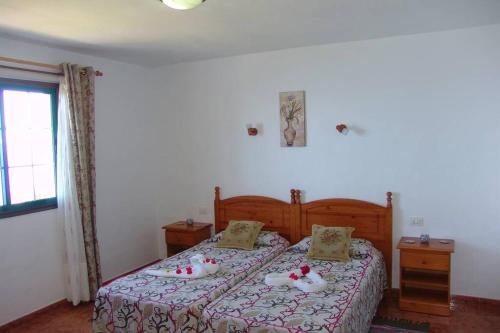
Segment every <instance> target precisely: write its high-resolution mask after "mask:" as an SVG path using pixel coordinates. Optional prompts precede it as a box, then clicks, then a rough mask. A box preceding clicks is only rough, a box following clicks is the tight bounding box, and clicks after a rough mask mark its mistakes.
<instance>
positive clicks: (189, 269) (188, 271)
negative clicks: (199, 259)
mask: <svg viewBox="0 0 500 333" xmlns="http://www.w3.org/2000/svg"><path fill="white" fill-rule="evenodd" d="M186 273H188V274H193V269H192V268H191V266H188V267H186Z"/></svg>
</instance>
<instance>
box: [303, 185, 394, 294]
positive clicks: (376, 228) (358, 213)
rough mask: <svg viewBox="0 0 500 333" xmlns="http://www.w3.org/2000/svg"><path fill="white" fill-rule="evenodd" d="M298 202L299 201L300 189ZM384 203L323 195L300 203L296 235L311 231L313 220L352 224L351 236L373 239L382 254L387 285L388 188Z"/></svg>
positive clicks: (389, 246) (389, 258)
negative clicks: (382, 204)
mask: <svg viewBox="0 0 500 333" xmlns="http://www.w3.org/2000/svg"><path fill="white" fill-rule="evenodd" d="M296 193H297V195H298V197H299V198H298V200H297V202H298V203H299V205H300V191H298V190H296ZM386 200H387V205H386V207H384V206H380V205H377V204H374V203H371V202H367V201H361V200H354V199H323V200H316V201H312V202H309V203H305V204H302V205H301V207H300V209H299V211H300V219H299V221H298V222H297V223H298V224H299V232H298V234H299V239H302V238H304V237H306V236H310V235H311V229H312V226H313V224H319V225H324V226H332V227H333V226H335V227H337V226H338V227H354V228H355V231H354V232H353V234H352V236H353V237H356V238H364V239H367V240H369V241H371V242H372V243H373V245H374V246H375V247H376V248H377V249H379V250H380V251H381V252H382V254H383V255H384V260H385V263H386V266H387V267H386V268H387V276H388V282H389V286H392V284H391V280H392V279H391V277H392V193H391V192H387V198H386Z"/></svg>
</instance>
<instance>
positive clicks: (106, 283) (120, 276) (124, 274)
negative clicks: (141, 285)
mask: <svg viewBox="0 0 500 333" xmlns="http://www.w3.org/2000/svg"><path fill="white" fill-rule="evenodd" d="M161 260H162V259H156V260H155V261H152V262H150V263H149V264H146V265H142V266H141V267H137V268H134V269H133V270H131V271H128V272H125V273H122V274H120V275H118V276H115V277H114V278H111V279H109V280H107V281H104V282H103V283H102V285H103V286H105V285H108V284H110V283H111V282H113V281H115V280H117V279H119V278H122V277H124V276H127V275H129V274H132V273H135V272H137V271H140V270H141V269H143V268H146V267H148V266H151V265H154V264H156V263H157V262H160V261H161Z"/></svg>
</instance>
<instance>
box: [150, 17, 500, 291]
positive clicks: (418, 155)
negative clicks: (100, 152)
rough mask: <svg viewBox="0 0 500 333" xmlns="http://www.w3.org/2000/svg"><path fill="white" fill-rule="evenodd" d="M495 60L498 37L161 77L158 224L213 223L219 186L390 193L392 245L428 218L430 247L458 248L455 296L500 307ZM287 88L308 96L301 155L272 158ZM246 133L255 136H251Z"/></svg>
mask: <svg viewBox="0 0 500 333" xmlns="http://www.w3.org/2000/svg"><path fill="white" fill-rule="evenodd" d="M499 59H500V26H499V25H496V26H488V27H480V28H474V29H466V30H457V31H448V32H439V33H430V34H419V35H412V36H403V37H395V38H387V39H377V40H369V41H362V42H352V43H343V44H332V45H325V46H317V47H307V48H298V49H292V50H284V51H277V52H268V53H261V54H252V55H246V56H238V57H231V58H225V59H215V60H209V61H201V62H196V63H188V64H179V65H175V66H171V67H164V68H163V69H162V70H161V71H157V74H156V80H157V83H156V85H157V86H158V87H159V88H160V91H159V92H157V93H158V98H159V99H158V100H159V103H158V108H159V109H161V110H163V124H164V125H163V126H164V130H163V131H162V135H163V141H164V142H165V144H166V146H165V151H164V152H160V154H159V155H158V158H159V159H163V164H162V165H164V169H165V170H166V172H164V173H162V174H160V173H159V174H158V177H163V181H160V178H159V181H158V182H157V184H159V185H158V188H157V189H156V190H157V191H159V193H162V194H161V195H160V202H161V203H160V205H159V207H160V208H159V209H158V212H157V213H158V215H157V218H158V224H163V223H164V222H165V221H171V220H174V219H175V218H177V217H183V216H187V215H192V216H194V217H196V218H199V219H204V220H207V221H211V220H212V216H213V215H212V200H213V187H214V185H220V186H222V195H223V196H225V197H227V196H232V195H237V194H263V195H269V196H273V197H278V198H281V199H283V200H288V197H289V194H288V193H289V189H290V188H299V189H302V190H304V191H305V200H306V201H310V200H314V199H318V198H326V197H351V198H359V199H365V200H368V201H373V202H377V203H380V204H384V203H385V192H386V191H388V190H390V191H393V192H394V193H395V202H394V204H395V205H394V207H395V209H394V243H396V242H397V240H398V239H399V237H400V236H401V235H418V234H420V232H421V231H422V230H420V229H419V228H415V227H410V226H409V219H408V217H409V216H414V215H417V216H423V217H424V218H425V225H426V227H425V229H426V230H427V231H428V232H429V233H430V234H431V236H434V237H449V238H453V239H455V240H456V242H457V243H456V253H455V254H454V255H453V276H452V284H453V293H455V294H463V295H474V296H480V297H487V298H500V288H499V284H498V281H499V279H500V267H499V266H498V265H495V264H493V262H495V261H497V260H498V253H500V239H499V234H500V205H499V204H498V198H499V194H500V149H499V148H498V143H499V142H500V93H499V92H500V90H499V89H500V62H499ZM289 90H305V91H306V121H307V125H306V126H307V129H306V131H307V147H305V148H281V147H280V146H279V143H280V138H279V135H280V134H279V105H278V93H279V92H280V91H289ZM342 122H344V123H346V124H348V125H349V126H350V127H351V128H352V131H351V132H350V133H349V135H348V136H342V135H339V134H338V133H337V132H336V131H335V125H336V124H338V123H342ZM159 123H161V121H160V122H159ZM247 123H258V124H261V125H260V126H261V128H260V133H259V135H258V136H257V137H249V136H248V135H247V134H246V128H245V125H246V124H247ZM160 140H161V139H160ZM169 152H170V153H169ZM161 184H168V185H169V186H168V187H165V189H162V188H161V187H162V185H161ZM200 207H201V208H203V207H208V208H210V214H209V215H207V216H199V214H198V208H200ZM393 257H394V262H395V263H396V265H394V271H393V276H394V278H395V280H394V286H397V284H398V279H397V272H398V269H399V267H398V265H397V263H398V252H397V251H396V250H395V251H394V256H393Z"/></svg>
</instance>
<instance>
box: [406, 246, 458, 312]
mask: <svg viewBox="0 0 500 333" xmlns="http://www.w3.org/2000/svg"><path fill="white" fill-rule="evenodd" d="M398 249H399V250H400V252H401V253H400V261H399V263H400V275H399V280H400V281H399V308H400V309H401V310H408V311H415V312H423V313H429V314H437V315H442V316H449V315H450V300H451V298H450V282H451V253H453V252H454V250H455V242H454V241H453V240H451V239H431V240H430V242H429V243H421V242H420V239H419V238H416V237H403V238H401V240H400V241H399V244H398Z"/></svg>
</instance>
